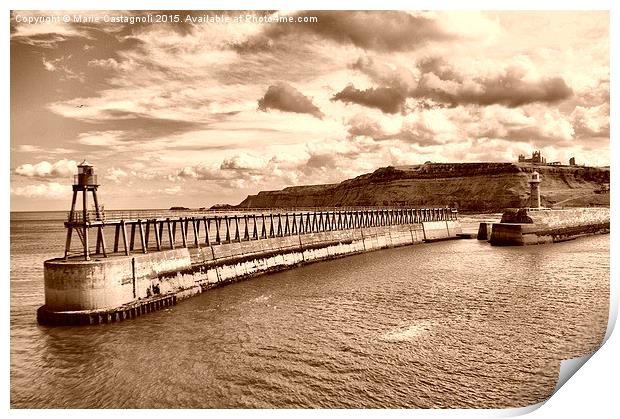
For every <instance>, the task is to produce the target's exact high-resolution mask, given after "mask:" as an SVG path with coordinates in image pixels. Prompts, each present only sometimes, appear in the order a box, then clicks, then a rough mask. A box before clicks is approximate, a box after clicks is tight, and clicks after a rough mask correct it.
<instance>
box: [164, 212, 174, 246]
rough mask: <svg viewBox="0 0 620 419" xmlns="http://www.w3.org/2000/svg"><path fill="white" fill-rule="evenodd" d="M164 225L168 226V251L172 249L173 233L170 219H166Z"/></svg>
mask: <svg viewBox="0 0 620 419" xmlns="http://www.w3.org/2000/svg"><path fill="white" fill-rule="evenodd" d="M166 223H167V224H168V240H169V242H170V249H174V233H173V232H172V225H171V224H170V218H166Z"/></svg>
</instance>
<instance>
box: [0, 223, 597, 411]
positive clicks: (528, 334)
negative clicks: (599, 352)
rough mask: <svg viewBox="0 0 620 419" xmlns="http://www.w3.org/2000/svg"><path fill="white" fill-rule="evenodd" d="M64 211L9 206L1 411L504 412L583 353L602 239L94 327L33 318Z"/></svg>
mask: <svg viewBox="0 0 620 419" xmlns="http://www.w3.org/2000/svg"><path fill="white" fill-rule="evenodd" d="M62 217H63V214H60V213H44V214H41V213H39V214H32V213H31V214H28V213H13V214H12V215H11V406H12V407H33V408H35V407H37V408H38V407H109V408H128V407H142V408H147V407H148V408H158V407H186V408H190V407H334V408H336V407H350V408H353V407H518V406H526V405H529V404H532V403H536V402H539V401H541V400H544V399H545V398H547V397H548V396H549V395H550V394H551V393H552V391H553V389H554V386H555V383H556V380H557V375H558V372H559V362H560V360H561V359H565V358H572V357H576V356H581V355H584V354H586V353H589V352H592V351H595V350H596V349H597V348H598V346H599V345H600V344H601V341H602V338H603V336H604V334H605V329H606V326H607V317H608V306H609V236H608V235H603V236H592V237H586V238H580V239H578V240H574V241H570V242H565V243H557V244H552V245H540V246H528V247H491V246H489V245H488V244H487V243H486V242H478V241H476V240H456V241H448V242H440V243H432V244H421V245H416V246H408V247H401V248H397V249H389V250H381V251H376V252H371V253H367V254H362V255H355V256H349V257H346V258H342V259H337V260H332V261H327V262H320V263H315V264H312V265H307V266H303V267H300V268H296V269H293V270H290V271H285V272H281V273H277V274H272V275H266V276H262V277H257V278H254V279H252V280H249V281H245V282H240V283H237V284H233V285H229V286H226V287H223V288H219V289H215V290H211V291H209V292H207V293H204V294H201V295H199V296H197V297H194V298H192V299H189V300H187V301H184V302H182V303H180V304H178V305H177V306H174V307H172V308H170V309H168V310H165V311H161V312H157V313H152V314H149V315H147V316H143V317H140V318H138V319H135V320H131V321H127V322H123V323H115V324H110V325H102V326H93V327H57V328H48V327H42V326H38V325H37V323H36V317H35V314H36V313H35V311H36V309H37V308H38V307H39V306H40V305H42V304H43V303H44V293H43V261H44V260H45V259H48V258H51V257H57V256H59V255H61V253H62V249H63V245H64V227H63V225H62Z"/></svg>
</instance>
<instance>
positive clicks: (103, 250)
mask: <svg viewBox="0 0 620 419" xmlns="http://www.w3.org/2000/svg"><path fill="white" fill-rule="evenodd" d="M99 233H100V235H101V252H102V253H103V257H104V258H107V257H108V253H107V252H106V250H105V235H104V234H103V226H102V225H100V226H99Z"/></svg>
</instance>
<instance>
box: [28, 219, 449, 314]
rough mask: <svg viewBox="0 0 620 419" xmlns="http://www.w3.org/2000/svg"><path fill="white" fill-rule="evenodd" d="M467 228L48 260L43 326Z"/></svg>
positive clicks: (407, 227) (364, 232) (346, 233)
mask: <svg viewBox="0 0 620 419" xmlns="http://www.w3.org/2000/svg"><path fill="white" fill-rule="evenodd" d="M460 232H461V229H460V225H459V222H458V221H456V220H450V221H436V222H424V223H417V224H402V225H393V226H381V227H363V228H355V229H348V230H336V231H325V232H317V233H308V234H299V235H292V236H286V237H275V238H268V239H261V240H250V241H241V242H236V243H226V244H218V245H212V246H206V245H205V246H204V247H200V248H179V249H174V250H162V251H157V252H151V253H136V254H132V255H129V256H125V255H115V256H112V257H109V258H100V259H92V260H90V261H83V260H72V259H69V260H66V261H65V260H64V259H53V260H49V261H46V262H45V269H44V270H45V306H43V307H41V309H39V312H38V313H39V314H38V317H39V321H40V322H43V323H45V322H46V321H48V320H49V319H55V320H54V321H56V322H62V320H59V319H62V318H63V317H62V315H60V314H59V312H74V313H73V314H71V315H70V316H69V317H70V318H72V319H73V320H71V322H73V323H80V324H83V323H86V324H88V323H91V324H92V323H93V322H95V323H98V322H100V320H101V316H100V313H99V314H98V312H101V311H105V312H106V313H109V312H110V310H112V311H113V312H116V311H118V310H121V311H123V312H125V311H127V310H129V309H127V310H126V308H127V307H131V310H134V311H135V310H136V309H137V308H136V307H134V306H136V304H138V305H143V304H142V303H144V304H147V302H148V301H150V300H152V299H156V298H161V297H162V296H166V295H174V296H175V298H174V303H176V301H177V300H180V299H183V298H187V297H190V296H192V295H195V294H197V293H200V292H203V291H205V290H207V289H209V288H213V287H216V286H220V285H223V284H226V283H230V282H234V281H238V280H241V279H244V278H248V277H251V276H255V275H258V274H262V273H266V272H272V271H278V270H283V269H288V268H290V267H292V266H297V265H300V264H304V263H310V262H315V261H319V260H325V259H331V258H336V257H341V256H344V255H350V254H355V253H361V252H366V251H371V250H377V249H383V248H389V247H396V246H405V245H411V244H418V243H422V242H424V241H434V240H443V239H448V238H456V237H457V234H458V233H460ZM138 308H139V307H138ZM131 310H129V311H131ZM93 313H94V314H93ZM80 316H82V317H84V316H86V317H84V318H81V317H80ZM93 316H94V317H93ZM65 317H67V316H65ZM69 317H67V318H69ZM104 317H105V316H104ZM106 318H107V317H106ZM112 318H116V317H114V316H112ZM46 319H47V320H46ZM76 319H77V320H76Z"/></svg>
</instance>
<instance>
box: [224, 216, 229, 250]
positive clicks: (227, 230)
mask: <svg viewBox="0 0 620 419" xmlns="http://www.w3.org/2000/svg"><path fill="white" fill-rule="evenodd" d="M224 224H226V243H230V219H229V218H228V215H225V216H224Z"/></svg>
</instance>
